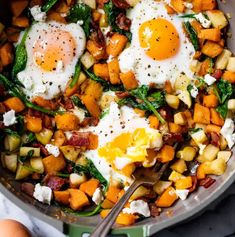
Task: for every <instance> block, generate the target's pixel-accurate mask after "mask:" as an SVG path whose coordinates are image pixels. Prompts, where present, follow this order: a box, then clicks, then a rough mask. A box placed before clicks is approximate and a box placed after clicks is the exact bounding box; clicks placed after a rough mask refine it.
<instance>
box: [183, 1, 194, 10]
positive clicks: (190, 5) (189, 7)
mask: <svg viewBox="0 0 235 237" xmlns="http://www.w3.org/2000/svg"><path fill="white" fill-rule="evenodd" d="M184 6H185V7H186V8H188V9H193V4H192V3H191V2H184Z"/></svg>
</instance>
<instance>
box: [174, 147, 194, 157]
mask: <svg viewBox="0 0 235 237" xmlns="http://www.w3.org/2000/svg"><path fill="white" fill-rule="evenodd" d="M196 153H197V150H196V149H195V148H194V147H192V146H186V147H185V148H184V149H183V150H181V151H178V152H177V154H176V157H178V158H180V159H182V160H185V161H192V160H193V159H194V157H195V156H196Z"/></svg>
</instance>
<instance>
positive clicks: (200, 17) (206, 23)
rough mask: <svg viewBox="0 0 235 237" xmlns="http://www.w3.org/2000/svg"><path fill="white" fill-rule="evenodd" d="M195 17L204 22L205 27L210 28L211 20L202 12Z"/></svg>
mask: <svg viewBox="0 0 235 237" xmlns="http://www.w3.org/2000/svg"><path fill="white" fill-rule="evenodd" d="M195 18H196V19H197V20H198V21H199V22H200V23H201V24H202V26H203V27H204V28H210V26H211V21H210V20H207V19H206V17H205V16H204V15H203V14H202V13H201V12H200V13H198V14H197V15H195Z"/></svg>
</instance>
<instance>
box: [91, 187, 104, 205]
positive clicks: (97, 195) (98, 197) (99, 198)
mask: <svg viewBox="0 0 235 237" xmlns="http://www.w3.org/2000/svg"><path fill="white" fill-rule="evenodd" d="M103 200H104V197H103V194H102V191H101V190H100V188H97V189H96V190H95V192H94V194H93V196H92V201H93V202H94V203H95V204H96V205H99V204H100V203H101V202H102V201H103Z"/></svg>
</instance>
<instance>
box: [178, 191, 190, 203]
mask: <svg viewBox="0 0 235 237" xmlns="http://www.w3.org/2000/svg"><path fill="white" fill-rule="evenodd" d="M175 193H176V194H177V196H178V197H179V198H180V199H181V200H183V201H184V200H185V199H186V198H187V196H188V194H189V190H187V189H176V190H175Z"/></svg>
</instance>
